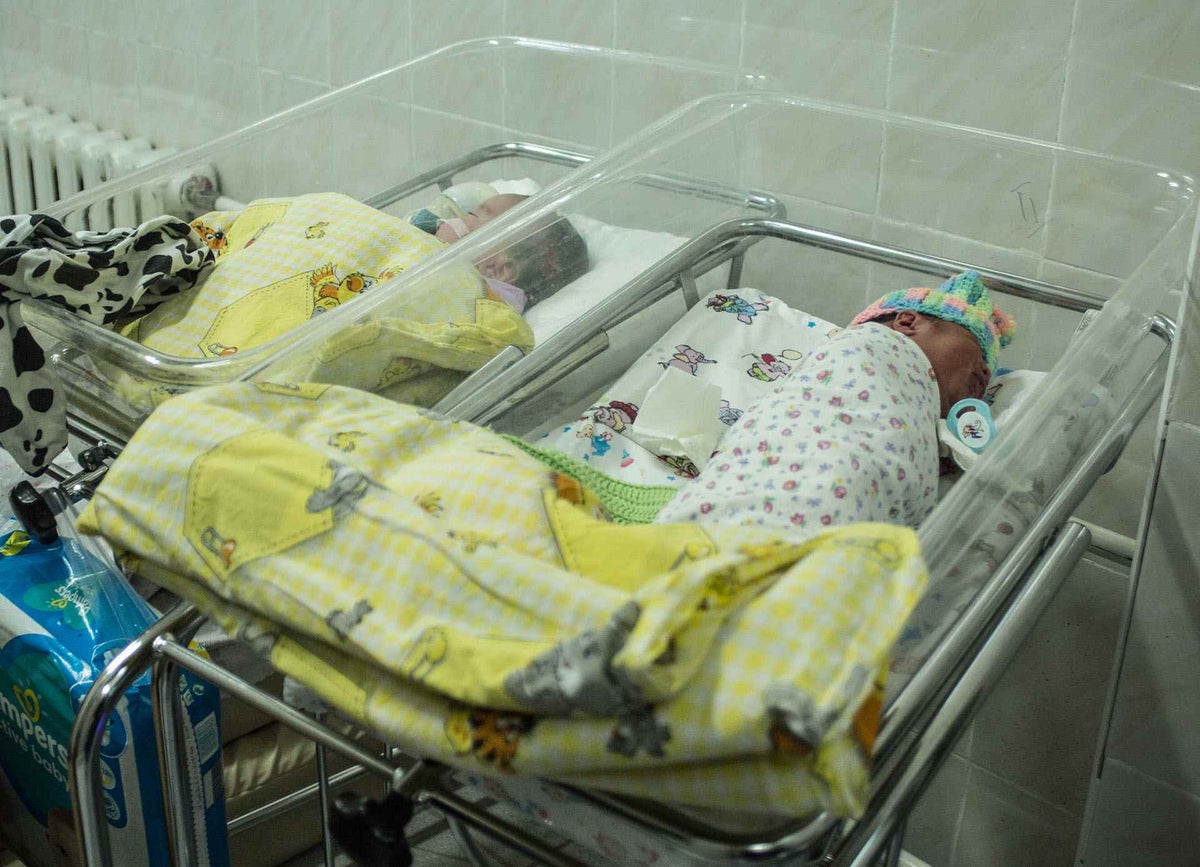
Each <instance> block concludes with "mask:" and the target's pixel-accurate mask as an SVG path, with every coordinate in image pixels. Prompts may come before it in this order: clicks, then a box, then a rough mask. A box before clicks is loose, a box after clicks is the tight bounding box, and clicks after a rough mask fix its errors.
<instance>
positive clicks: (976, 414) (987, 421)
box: [946, 397, 996, 453]
mask: <svg viewBox="0 0 1200 867" xmlns="http://www.w3.org/2000/svg"><path fill="white" fill-rule="evenodd" d="M946 426H947V427H948V428H949V429H950V432H951V433H952V434H954V436H955V437H957V438H958V439H959V440H960V441H961V442H962V443H963V444H964V445H965V446H966V447H967V448H969V449H970V450H971V451H973V452H976V453H978V452H981V451H983V450H984V449H985V448H987V447H988V444H989V443H990V442H991V441H992V440H993V439H995V438H996V424H995V422H993V421H992V411H991V409H989V408H988V405H987V404H986V403H984V402H983V401H982V400H976V399H975V398H973V397H968V398H966V399H965V400H960V401H959V402H958V403H956V404H954V406H952V407H950V411H949V412H947V413H946Z"/></svg>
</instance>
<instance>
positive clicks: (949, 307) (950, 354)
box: [850, 271, 1016, 417]
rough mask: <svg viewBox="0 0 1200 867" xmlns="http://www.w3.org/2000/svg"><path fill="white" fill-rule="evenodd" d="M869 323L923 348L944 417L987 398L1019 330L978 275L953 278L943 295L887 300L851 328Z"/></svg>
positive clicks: (898, 295) (904, 294)
mask: <svg viewBox="0 0 1200 867" xmlns="http://www.w3.org/2000/svg"><path fill="white" fill-rule="evenodd" d="M863 322H879V323H880V324H883V325H887V326H888V327H889V328H892V329H893V330H895V331H899V332H900V333H902V334H904V335H906V336H907V337H910V338H912V340H913V342H914V343H916V344H917V345H918V346H919V347H921V350H922V351H923V352H924V353H925V356H926V357H927V358H928V359H929V365H930V367H932V368H933V372H934V375H935V376H936V377H937V382H938V392H939V394H940V396H941V404H942V409H941V414H942V416H943V417H945V415H946V412H947V410H949V409H950V407H952V406H953V405H954V404H956V403H957V402H958V401H960V400H963V399H964V398H968V397H975V398H980V397H983V392H984V390H985V389H986V388H987V385H988V380H989V379H990V377H991V373H992V371H993V370H995V369H996V359H997V356H998V355H999V353H1000V347H1002V346H1007V345H1008V344H1009V343H1010V342H1012V337H1013V332H1014V331H1015V330H1016V325H1015V323H1014V322H1013V320H1012V318H1011V317H1009V316H1007V315H1005V314H1004V313H1001V312H1000V310H999V308H997V307H996V306H995V305H994V304H993V303H992V297H991V294H990V293H989V292H988V290H987V287H986V286H985V285H984V284H983V281H982V280H981V279H980V277H979V274H977V273H976V272H974V271H965V272H963V273H962V274H959V275H957V276H955V277H951V278H950V279H949V280H947V281H946V282H945V283H943V284H942V285H941V286H939V287H938V288H937V289H906V290H901V291H899V292H892V293H889V294H888V295H884V296H883V297H882V298H880V299H879V300H878V301H876V302H875V303H874V304H872V305H871V306H870V307H868V308H867V309H866V310H864V311H863V312H862V313H860V314H858V315H857V316H855V317H854V320H853V321H852V322H851V323H850V324H851V325H859V324H862V323H863Z"/></svg>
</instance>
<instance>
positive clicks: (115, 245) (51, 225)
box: [0, 214, 215, 475]
mask: <svg viewBox="0 0 1200 867" xmlns="http://www.w3.org/2000/svg"><path fill="white" fill-rule="evenodd" d="M214 261H215V260H214V257H213V253H212V251H211V250H209V249H208V247H207V246H206V245H205V244H203V243H202V242H201V240H200V238H199V236H198V235H196V234H195V233H194V232H192V228H191V226H189V225H188V224H187V223H186V222H184V221H183V220H180V219H178V218H177V217H170V216H163V217H156V218H154V219H153V220H150V221H148V222H146V223H143V224H142V225H140V226H138V227H137V228H133V229H113V230H111V231H107V232H72V231H70V230H69V229H67V228H66V227H65V226H63V224H62V223H60V222H59V221H58V220H56V219H54V218H53V217H48V216H46V215H45V214H22V215H18V216H12V217H0V447H3V448H4V449H5V450H6V451H7V452H8V453H9V454H11V455H12V456H13V458H14V459H15V460H16V461H17V463H18V464H20V465H21V468H22V469H23V470H25V472H27V473H31V474H33V475H37V474H39V473H41V472H42V471H43V470H44V469H45V468H46V466H47V464H49V462H50V461H52V460H53V459H54V457H55V456H56V455H57V454H58V453H59V452H60V451H62V449H63V447H64V446H66V444H67V428H66V407H65V405H64V404H65V400H63V398H62V397H61V396H60V391H61V389H60V387H59V382H58V378H57V376H56V375H55V373H54V371H53V369H52V367H51V365H49V364H47V359H46V354H45V352H44V351H43V350H42V347H41V346H39V345H38V342H37V341H36V340H35V339H34V337H33V335H32V334H31V333H30V331H29V329H28V328H27V327H26V326H25V323H24V321H23V320H22V318H21V311H20V302H21V301H22V300H25V299H30V298H36V299H39V300H42V301H49V302H52V303H54V304H57V305H59V306H60V307H65V308H66V309H68V310H71V311H74V312H75V313H76V314H78V315H79V316H81V317H82V318H84V319H87V320H88V321H89V322H94V323H97V324H100V325H107V324H109V323H112V322H114V321H115V320H116V319H117V318H119V317H121V316H126V315H128V314H131V313H137V312H141V311H144V310H148V309H149V308H151V307H153V306H155V305H156V304H158V303H159V302H160V301H164V300H166V299H167V298H170V297H171V296H173V295H177V294H178V293H179V292H182V291H183V290H185V289H189V288H191V287H193V286H195V285H196V284H197V282H198V281H199V280H200V279H201V278H202V277H203V276H204V275H205V274H206V273H207V271H208V269H209V268H211V267H212V265H213V262H214Z"/></svg>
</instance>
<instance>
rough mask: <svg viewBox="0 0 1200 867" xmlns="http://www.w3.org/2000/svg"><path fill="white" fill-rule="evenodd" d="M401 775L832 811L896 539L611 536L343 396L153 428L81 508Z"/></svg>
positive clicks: (867, 712)
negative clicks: (349, 721) (349, 723)
mask: <svg viewBox="0 0 1200 867" xmlns="http://www.w3.org/2000/svg"><path fill="white" fill-rule="evenodd" d="M81 527H82V529H83V530H84V531H85V532H88V533H96V534H100V535H102V536H104V537H105V538H106V539H107V540H108V541H109V542H110V543H112V545H113V546H114V548H115V549H116V551H117V552H118V554H119V556H120V557H121V558H122V562H123V563H124V564H125V565H126V567H127V568H131V569H136V570H137V571H138V572H140V573H141V574H143V575H145V576H147V577H149V578H151V579H153V580H155V581H157V582H159V583H161V584H163V585H164V586H166V587H168V588H169V589H171V590H173V591H174V592H176V593H178V594H179V595H180V596H183V597H185V598H188V599H191V600H193V601H194V602H195V603H196V604H198V605H199V606H200V607H201V608H202V609H203V610H204V611H205V612H207V613H208V614H210V615H211V616H213V617H214V618H216V619H217V620H218V621H219V622H220V623H221V624H222V625H223V626H224V627H226V628H227V629H229V630H231V631H234V632H236V633H238V634H240V635H241V636H243V637H245V638H247V639H249V640H251V641H252V642H254V643H256V644H257V645H258V646H259V647H261V648H262V649H263V650H264V651H265V652H267V653H269V655H270V658H271V661H272V662H273V663H274V664H275V665H276V666H277V667H279V668H280V669H282V670H283V671H285V672H287V673H289V674H292V675H293V676H295V677H296V678H297V679H299V680H300V681H302V682H303V683H305V684H307V685H309V686H310V687H312V688H313V689H315V690H316V692H317V693H318V694H319V695H320V696H321V697H322V698H324V699H325V700H326V701H328V702H330V703H331V704H333V705H334V706H336V707H337V708H339V709H340V710H342V711H343V712H345V713H348V714H350V715H352V716H354V717H356V718H358V719H360V720H363V721H364V722H365V723H366V724H368V725H369V726H370V727H371V728H373V729H374V730H375V731H376V732H378V733H379V734H380V735H382V736H384V737H386V738H387V739H388V740H390V741H392V742H395V743H396V744H397V745H399V746H400V747H402V748H403V749H405V750H407V751H410V752H412V753H414V754H418V755H424V756H429V757H435V758H437V759H440V760H442V761H445V762H448V763H451V764H456V765H458V766H462V767H470V768H476V769H478V768H481V767H482V768H484V769H486V770H488V771H491V772H519V773H523V774H531V775H538V776H543V777H551V778H554V779H557V780H563V781H568V782H570V783H573V784H577V785H581V786H585V787H599V788H603V789H608V790H615V791H622V792H627V793H632V794H636V795H641V796H646V797H653V798H656V799H659V800H668V801H674V802H681V803H692V804H711V803H712V802H713V799H714V798H719V799H720V801H721V803H722V804H723V805H726V806H728V807H729V808H731V809H732V808H736V809H755V810H767V811H782V812H787V813H793V814H805V813H808V812H810V811H812V810H815V809H819V808H830V809H833V810H836V811H838V812H839V813H843V814H848V815H852V814H855V813H856V812H857V811H858V810H860V809H861V807H862V804H863V802H864V798H865V796H866V793H867V767H868V763H869V754H870V750H871V747H872V744H873V740H874V736H875V730H876V727H877V724H878V717H879V707H880V694H881V693H880V688H881V683H880V677H881V672H882V671H883V670H884V665H885V662H886V659H887V655H888V650H889V648H890V647H891V645H892V642H893V640H894V639H895V637H896V635H897V633H898V631H899V629H900V627H901V625H902V624H903V623H904V620H905V618H906V616H907V614H908V612H909V611H910V609H911V607H912V606H913V605H914V604H915V602H916V599H917V597H918V595H919V593H920V592H921V590H922V588H923V586H924V581H925V567H924V564H923V561H922V558H921V556H920V551H919V548H918V544H917V541H916V536H915V535H914V534H913V533H912V532H911V531H909V530H907V529H904V528H900V527H894V526H889V525H880V524H864V525H857V526H852V527H846V528H841V529H838V530H833V531H829V532H825V533H822V534H820V535H816V536H814V537H813V538H811V539H809V540H807V541H805V542H803V543H796V542H795V541H794V540H786V539H785V538H783V537H781V536H780V535H778V534H776V533H774V532H771V531H766V530H761V529H757V528H751V527H724V526H709V527H700V526H698V525H692V524H678V525H653V526H650V525H641V526H623V525H619V524H615V523H613V522H611V521H608V520H606V517H605V515H604V513H603V509H602V507H601V506H600V504H599V502H598V501H597V499H596V498H595V497H594V496H593V495H592V494H591V493H590V492H589V491H588V490H586V489H585V488H583V487H582V486H581V485H580V484H579V483H578V482H576V481H575V480H573V479H571V478H569V477H568V476H566V475H563V474H561V473H558V472H554V471H552V470H550V469H549V468H547V467H546V466H544V465H543V464H541V463H539V462H538V461H537V460H536V459H535V458H533V457H531V456H530V455H528V454H527V453H525V452H524V451H522V450H521V449H520V448H518V447H517V446H515V445H513V444H511V443H509V442H508V441H506V440H505V439H503V438H502V437H499V436H497V435H495V434H493V433H491V432H489V431H487V430H486V429H483V428H479V427H476V426H473V425H470V424H467V423H462V422H452V421H448V420H445V419H442V418H439V417H436V416H435V415H434V414H432V413H430V412H428V411H425V410H419V409H414V408H412V407H408V406H403V405H397V404H395V403H392V402H390V401H387V400H383V399H380V398H377V397H374V396H372V395H369V394H366V393H363V392H359V391H354V390H350V389H343V388H338V387H327V386H317V385H311V384H305V385H273V384H267V383H259V384H248V383H243V384H237V385H232V386H221V387H217V388H213V389H204V390H201V391H197V392H194V393H192V394H189V395H186V396H183V397H179V398H175V399H173V400H170V401H168V402H166V403H165V404H163V405H162V406H161V407H160V408H159V409H158V410H157V411H156V412H155V413H154V414H153V415H152V416H151V418H150V419H149V421H148V422H147V423H146V424H145V425H144V426H143V427H142V428H141V429H140V430H139V431H138V433H137V434H136V435H135V437H134V438H133V440H132V441H131V442H130V444H129V446H128V448H127V449H126V451H125V453H124V454H123V455H122V457H121V458H120V459H119V460H118V461H117V462H116V464H115V466H114V467H113V469H112V470H111V471H110V473H109V475H108V478H107V479H106V480H105V482H104V483H103V485H101V487H100V489H99V490H98V491H97V493H96V496H95V498H94V499H93V500H92V502H91V504H90V505H89V506H88V508H87V510H86V511H85V513H84V515H83V517H82V521H81Z"/></svg>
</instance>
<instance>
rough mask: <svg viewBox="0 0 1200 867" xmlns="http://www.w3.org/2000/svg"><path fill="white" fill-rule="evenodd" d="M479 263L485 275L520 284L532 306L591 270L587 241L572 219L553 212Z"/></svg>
mask: <svg viewBox="0 0 1200 867" xmlns="http://www.w3.org/2000/svg"><path fill="white" fill-rule="evenodd" d="M485 204H486V203H485ZM476 267H477V268H478V269H479V272H480V273H481V274H483V276H484V277H487V278H489V279H492V280H501V281H503V282H505V283H511V284H513V285H514V286H518V287H520V289H521V290H522V291H523V292H524V293H525V296H526V298H527V299H528V303H529V306H533V305H534V304H537V303H538V302H539V301H545V300H546V299H547V298H549V297H550V296H551V295H553V294H554V293H555V292H557V291H558V290H559V289H561V288H563V287H564V286H566V285H567V284H568V283H570V282H571V281H573V280H576V279H578V278H579V277H582V276H583V275H584V274H586V273H587V272H588V267H589V263H588V249H587V243H586V242H585V241H584V240H583V237H582V236H581V235H580V234H579V232H577V231H576V230H575V227H574V226H572V225H571V221H570V220H568V219H567V218H566V217H562V216H558V215H552V216H550V217H549V218H547V219H546V220H545V221H543V224H542V225H541V227H540V228H538V229H535V230H534V231H533V232H532V233H530V234H529V235H527V236H526V237H524V238H522V239H521V240H519V241H517V242H516V243H514V244H512V245H511V246H509V247H506V248H504V249H503V250H499V251H497V252H495V253H492V254H491V255H489V256H487V257H486V258H484V259H482V260H480V261H479V262H477V263H476Z"/></svg>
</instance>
